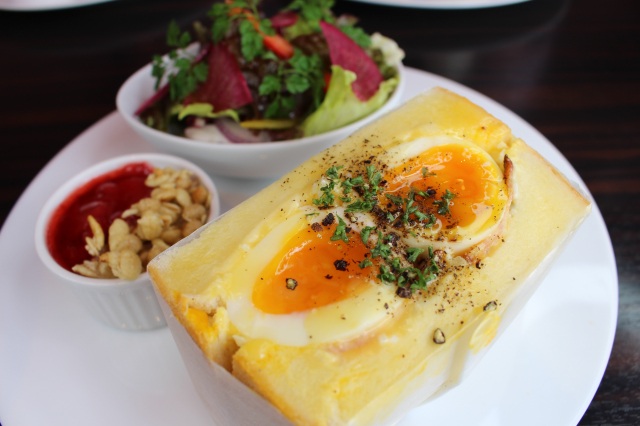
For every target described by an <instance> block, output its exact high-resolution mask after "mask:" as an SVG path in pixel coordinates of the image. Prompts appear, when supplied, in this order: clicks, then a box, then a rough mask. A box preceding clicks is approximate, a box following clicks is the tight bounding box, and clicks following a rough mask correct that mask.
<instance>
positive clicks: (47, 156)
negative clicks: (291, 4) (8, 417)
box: [0, 0, 640, 426]
mask: <svg viewBox="0 0 640 426" xmlns="http://www.w3.org/2000/svg"><path fill="white" fill-rule="evenodd" d="M390 2H393V0H390ZM282 3H283V2H279V1H275V0H274V1H267V2H266V6H267V7H277V6H278V5H279V4H282ZM414 3H419V2H414ZM1 4H2V3H0V5H1ZM14 4H19V2H18V1H16V2H14ZM210 6H211V1H208V0H207V1H204V0H203V1H196V0H190V1H186V0H181V1H169V0H116V1H111V2H105V3H99V4H95V5H89V6H85V7H79V8H69V9H60V10H40V11H0V34H1V35H2V37H0V58H1V60H0V61H1V64H2V66H0V99H1V100H2V102H0V112H1V113H0V135H1V136H0V143H1V144H2V147H3V151H4V154H3V155H1V156H0V163H1V167H0V176H1V179H0V224H1V223H3V222H4V220H5V219H6V217H7V215H8V214H9V212H10V211H11V208H12V207H13V205H14V204H15V202H16V201H17V200H18V198H19V197H20V195H21V193H22V192H23V191H24V190H25V188H26V187H27V185H28V184H29V183H30V181H31V180H32V179H33V178H34V177H35V175H36V174H37V173H38V172H39V171H40V170H41V169H42V167H44V166H45V164H46V163H47V162H48V161H49V160H51V158H52V157H53V156H54V155H55V154H56V153H58V152H59V151H60V150H61V149H62V148H63V147H64V146H65V145H67V144H68V143H69V142H70V141H71V140H73V139H74V138H75V137H76V136H77V135H78V134H80V133H81V132H82V131H83V130H85V129H86V128H88V127H89V126H91V125H92V124H94V123H95V122H96V121H97V120H99V119H101V118H102V117H104V116H105V115H107V114H108V113H110V112H112V111H113V110H114V109H115V94H116V91H117V90H118V88H119V86H120V85H121V84H122V82H123V81H124V80H125V79H126V77H128V76H129V75H130V74H131V73H132V72H133V71H134V70H137V69H138V68H140V67H141V66H142V65H144V64H145V63H147V62H148V61H149V60H150V58H151V56H152V55H153V54H156V53H160V52H163V51H165V50H166V49H165V32H166V28H167V24H168V22H169V21H170V20H171V19H175V20H176V21H177V22H178V23H179V24H181V25H184V26H186V25H188V24H189V23H190V22H192V21H193V20H195V19H196V18H200V17H202V16H203V15H204V13H205V12H206V11H207V10H208V9H209V8H210ZM335 10H336V12H346V13H351V14H353V15H356V16H358V17H360V19H361V25H362V26H363V27H364V28H365V29H366V30H367V31H370V32H372V31H379V32H381V33H383V34H385V35H387V36H389V37H391V38H393V39H395V40H397V41H398V43H399V44H400V46H401V47H402V48H403V49H404V50H405V52H406V59H405V64H406V65H408V66H410V67H413V68H418V69H422V70H426V71H429V72H432V73H435V74H439V75H442V76H444V77H448V78H450V79H453V80H455V81H457V82H459V83H462V84H464V85H466V86H468V87H470V88H472V89H475V90H477V91H479V92H481V93H483V94H485V95H487V96H489V97H490V98H493V99H494V100H496V101H497V102H499V103H501V104H502V105H504V106H506V107H507V108H509V109H511V110H512V111H514V112H515V113H516V114H518V115H520V116H521V117H522V118H524V119H525V120H526V121H528V122H529V123H530V124H532V125H533V126H534V127H535V128H537V129H538V130H539V131H540V132H541V133H542V134H544V135H545V136H546V137H547V138H548V139H549V140H550V141H552V143H553V144H554V145H555V146H556V147H557V148H558V149H559V150H560V151H561V152H562V154H563V155H564V156H565V157H566V158H567V159H568V160H569V161H570V162H571V163H572V164H573V166H574V167H575V169H576V170H577V171H578V173H579V174H580V175H581V177H582V178H583V180H584V181H585V183H586V185H587V186H588V188H589V190H590V191H591V193H592V194H593V196H594V198H595V200H596V202H597V203H598V205H599V207H600V210H601V213H602V215H603V217H604V220H605V222H606V224H607V228H608V230H609V233H610V236H611V239H612V242H613V247H614V252H615V256H616V262H617V268H618V275H619V294H620V301H619V318H618V327H617V333H616V339H615V342H614V345H613V351H612V354H611V359H610V362H609V365H608V367H607V369H606V372H605V374H604V377H603V380H602V383H601V385H600V387H599V389H598V391H597V393H596V395H595V397H594V399H593V401H592V403H591V404H590V406H589V408H588V409H587V411H586V413H585V414H584V417H583V418H582V420H581V422H580V424H581V425H601V424H607V425H636V424H640V387H639V386H638V384H639V383H640V374H639V372H640V254H639V253H640V166H639V165H638V164H639V162H640V148H638V135H639V134H640V21H639V18H640V2H638V1H637V0H618V1H612V2H602V1H601V0H580V1H569V0H531V1H528V2H524V3H519V4H514V5H510V6H502V7H494V8H486V9H473V10H471V9H470V10H435V9H411V8H405V7H390V6H385V5H377V4H368V3H366V2H352V1H346V0H339V1H338V2H337V4H336V7H335ZM541 409H544V407H541ZM0 416H1V413H0ZM0 421H2V419H1V417H0ZM8 426H11V425H8Z"/></svg>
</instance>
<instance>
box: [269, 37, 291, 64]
mask: <svg viewBox="0 0 640 426" xmlns="http://www.w3.org/2000/svg"><path fill="white" fill-rule="evenodd" d="M262 42H263V43H264V47H266V48H267V49H269V50H270V51H272V52H273V53H275V54H276V56H277V57H278V58H280V59H289V58H291V57H292V56H293V46H292V45H291V43H289V41H288V40H287V39H286V38H284V37H282V36H279V35H277V34H276V35H264V36H262Z"/></svg>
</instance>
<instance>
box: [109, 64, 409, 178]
mask: <svg viewBox="0 0 640 426" xmlns="http://www.w3.org/2000/svg"><path fill="white" fill-rule="evenodd" d="M398 71H399V77H400V78H399V82H398V86H397V87H396V89H395V90H394V92H393V93H392V94H391V96H390V97H389V99H388V100H387V102H386V103H385V104H384V105H383V106H382V107H380V108H379V109H378V110H376V111H375V112H373V113H372V114H370V115H368V116H366V117H365V118H362V119H360V120H358V121H356V122H354V123H351V124H349V125H347V126H344V127H341V128H339V129H336V130H332V131H330V132H327V133H323V134H320V135H315V136H309V137H304V138H299V139H293V140H288V141H278V142H267V143H256V144H211V143H205V142H199V141H194V140H190V139H187V138H184V137H181V136H175V135H170V134H168V133H165V132H161V131H159V130H156V129H153V128H151V127H149V126H147V125H145V124H144V123H142V122H141V121H140V120H139V119H138V117H137V116H135V115H134V112H135V111H136V110H137V109H138V107H139V106H140V105H142V103H143V102H144V101H146V100H147V99H149V98H150V97H151V96H152V95H153V93H154V87H153V86H154V82H155V80H154V78H153V77H152V76H151V64H149V65H147V66H145V67H143V68H141V69H140V70H138V71H137V72H136V73H135V74H133V75H132V76H131V77H129V78H128V79H127V80H126V81H125V83H124V84H123V85H122V87H121V88H120V90H119V91H118V95H117V97H116V105H117V108H118V111H119V112H120V114H122V116H123V117H124V119H125V120H126V122H127V123H128V124H129V125H130V126H131V127H132V128H133V130H134V131H135V132H136V133H137V134H138V135H140V136H141V137H142V138H143V139H145V140H146V141H148V142H149V143H151V144H152V145H153V146H154V147H155V148H156V149H158V150H159V151H161V152H166V153H169V154H173V155H178V156H180V157H183V158H186V159H188V160H190V161H193V162H194V163H196V164H198V165H199V166H201V167H202V168H204V169H205V170H206V171H207V172H209V173H211V174H213V175H220V176H229V177H236V178H248V179H262V178H277V177H280V176H282V175H283V174H285V173H286V172H288V171H290V170H291V169H293V168H294V167H295V166H297V165H299V164H300V163H302V162H303V161H305V160H306V159H308V158H309V157H311V156H312V155H314V154H317V153H319V152H320V151H322V150H324V149H325V148H328V147H329V146H331V145H333V144H335V143H337V142H339V141H340V140H342V139H344V138H345V137H347V136H349V135H350V134H351V133H353V132H354V131H356V130H357V129H358V128H360V127H362V126H363V125H365V124H367V123H369V122H371V121H373V120H375V119H377V118H379V117H380V116H382V115H384V114H385V113H387V112H389V111H391V110H392V109H394V108H395V107H397V106H398V105H399V104H400V99H401V97H402V91H403V88H404V83H405V75H404V67H403V66H402V65H400V66H399V67H398Z"/></svg>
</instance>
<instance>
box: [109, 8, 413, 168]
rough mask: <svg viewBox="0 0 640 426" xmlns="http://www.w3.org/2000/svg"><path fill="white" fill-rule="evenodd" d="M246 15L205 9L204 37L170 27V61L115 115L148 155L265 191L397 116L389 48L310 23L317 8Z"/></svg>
mask: <svg viewBox="0 0 640 426" xmlns="http://www.w3.org/2000/svg"><path fill="white" fill-rule="evenodd" d="M256 3H259V2H256ZM247 4H248V3H244V2H234V1H229V2H225V3H224V4H214V6H213V8H212V9H211V11H210V13H209V16H210V17H212V20H213V25H212V27H211V28H212V29H211V30H208V29H207V28H204V29H203V26H202V25H200V26H197V25H194V32H193V33H190V32H186V31H185V32H184V33H183V32H181V30H180V29H179V28H178V27H177V24H175V23H172V24H170V26H169V30H168V33H167V34H168V36H167V40H168V45H169V47H170V48H173V50H169V51H168V53H166V54H165V55H164V56H160V55H156V56H154V58H153V60H152V61H151V62H150V63H149V64H148V65H146V66H145V67H143V68H141V69H140V70H138V71H137V72H135V73H134V74H133V75H132V76H131V77H129V78H128V79H127V80H126V81H125V82H124V83H123V85H122V86H121V88H120V90H119V91H118V94H117V96H116V105H117V108H118V111H119V112H120V114H121V115H122V117H123V118H124V120H125V121H126V122H127V123H128V124H129V125H130V126H131V128H132V129H133V130H134V131H135V132H136V133H137V134H138V135H139V136H141V137H142V138H143V139H144V140H146V141H147V142H149V143H150V144H151V145H152V146H154V147H155V148H156V149H157V150H159V151H161V152H165V153H169V154H172V155H177V156H181V157H183V158H185V159H188V160H190V161H192V162H194V163H196V164H197V165H199V166H200V167H202V168H203V169H205V170H206V171H207V172H208V173H210V174H211V175H217V176H226V177H234V178H248V179H268V178H271V179H272V178H277V177H279V176H282V175H284V174H285V173H286V172H288V171H290V170H291V169H293V168H294V167H296V166H297V165H299V164H300V163H302V162H303V161H305V160H306V159H308V158H309V157H311V156H312V155H314V154H317V153H319V152H321V151H322V150H324V149H326V148H328V147H330V146H332V145H333V144H335V143H337V142H339V141H340V140H342V139H344V138H345V137H347V136H349V135H350V134H351V133H353V132H355V131H356V130H358V129H359V128H360V127H362V126H364V125H365V124H368V123H369V122H371V121H373V120H376V119H377V118H379V117H381V116H382V115H384V114H386V113H388V112H389V111H390V110H392V109H394V108H395V107H396V106H398V105H399V103H400V99H401V98H402V91H403V88H404V81H405V75H404V68H403V65H402V59H403V57H404V52H403V51H402V49H400V47H399V46H398V45H397V44H396V43H395V42H394V41H393V40H391V39H388V38H386V37H384V36H383V35H381V34H377V33H374V34H372V35H368V34H366V33H365V32H364V31H363V30H362V29H361V28H358V27H356V25H355V22H357V20H354V19H352V18H346V17H344V16H335V15H334V14H333V12H332V11H331V10H330V9H323V10H322V17H321V18H313V19H315V20H311V18H308V17H307V16H309V15H314V14H310V13H308V12H309V10H306V9H307V8H311V7H317V5H315V6H310V5H307V4H305V3H300V2H293V3H292V4H291V5H290V6H289V7H288V8H285V9H283V10H282V11H281V12H279V13H278V14H276V15H273V16H272V17H265V16H264V15H263V14H261V13H260V12H259V11H258V10H257V9H253V8H252V7H249V6H247ZM251 4H253V3H251ZM323 7H324V6H323ZM314 10H315V9H314ZM316 12H317V10H316ZM220 27H224V29H223V30H221V31H217V30H218V29H219V28H220ZM198 28H199V30H198ZM192 34H195V35H193V36H192ZM354 34H355V35H354ZM245 37H246V39H245ZM169 40H173V42H171V41H169ZM256 41H257V44H256ZM247 46H251V48H252V49H247ZM247 50H251V51H247Z"/></svg>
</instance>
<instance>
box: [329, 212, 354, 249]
mask: <svg viewBox="0 0 640 426" xmlns="http://www.w3.org/2000/svg"><path fill="white" fill-rule="evenodd" d="M337 218H338V225H337V226H336V230H335V232H334V233H333V235H332V236H331V241H338V240H342V241H344V242H345V243H348V242H349V236H348V235H347V232H348V231H349V230H350V229H349V228H348V227H347V223H346V222H345V221H344V219H342V218H341V217H340V216H337Z"/></svg>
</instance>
